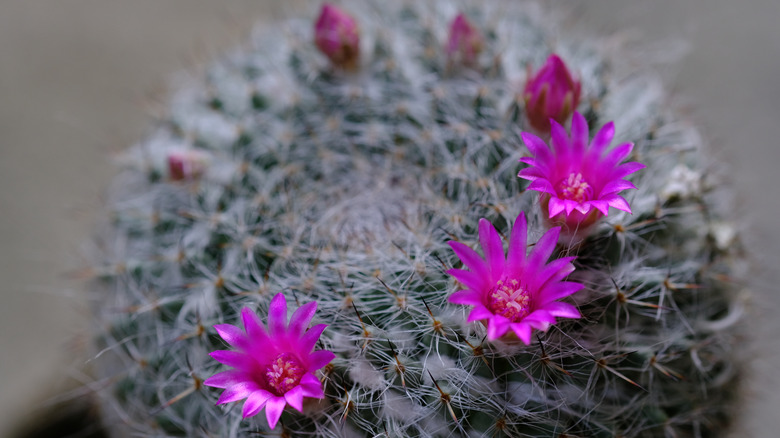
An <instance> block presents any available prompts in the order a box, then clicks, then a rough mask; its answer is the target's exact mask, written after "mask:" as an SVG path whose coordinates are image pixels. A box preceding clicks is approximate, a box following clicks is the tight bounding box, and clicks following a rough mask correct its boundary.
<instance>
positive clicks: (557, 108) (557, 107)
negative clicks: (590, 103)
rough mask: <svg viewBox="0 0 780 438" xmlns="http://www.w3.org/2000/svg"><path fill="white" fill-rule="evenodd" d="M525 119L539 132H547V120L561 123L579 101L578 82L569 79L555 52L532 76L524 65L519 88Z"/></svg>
mask: <svg viewBox="0 0 780 438" xmlns="http://www.w3.org/2000/svg"><path fill="white" fill-rule="evenodd" d="M523 100H525V111H526V116H527V117H528V121H529V122H530V123H531V126H533V127H534V129H536V130H538V131H540V132H549V131H550V119H554V120H555V121H556V122H558V123H560V124H562V125H563V124H565V123H566V120H568V118H569V116H571V114H572V112H574V110H575V109H577V104H578V103H579V102H580V82H579V81H576V80H574V78H572V75H571V73H569V69H567V68H566V64H564V63H563V60H562V59H561V58H560V57H558V55H555V54H553V55H550V57H549V58H547V62H545V63H544V65H543V66H542V68H541V69H539V71H538V72H536V74H535V75H532V74H531V69H530V66H529V68H528V79H527V80H526V82H525V89H524V90H523Z"/></svg>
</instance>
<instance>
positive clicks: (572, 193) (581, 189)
mask: <svg viewBox="0 0 780 438" xmlns="http://www.w3.org/2000/svg"><path fill="white" fill-rule="evenodd" d="M557 189H558V196H559V197H561V198H563V199H568V200H571V201H577V202H580V203H581V202H583V201H587V200H589V199H590V198H592V197H593V188H592V187H591V186H590V184H588V182H587V181H585V178H583V177H582V174H581V173H579V172H577V173H570V174H569V176H568V177H567V178H564V179H562V180H561V181H560V182H559V183H558V187H557Z"/></svg>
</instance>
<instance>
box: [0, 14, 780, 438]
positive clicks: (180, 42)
mask: <svg viewBox="0 0 780 438" xmlns="http://www.w3.org/2000/svg"><path fill="white" fill-rule="evenodd" d="M292 3H294V4H295V6H296V7H297V10H306V9H308V8H311V9H316V7H317V5H316V4H315V3H311V4H305V3H304V2H301V1H295V2H292ZM302 4H303V5H304V7H301V5H302ZM570 4H571V5H573V6H574V7H575V8H576V9H577V10H578V13H577V16H579V17H580V21H581V22H582V23H584V25H585V26H586V27H588V28H590V29H591V31H592V33H597V34H605V33H608V32H611V31H616V30H627V29H636V30H638V31H639V32H640V33H641V34H643V35H645V36H646V37H647V38H648V39H649V40H653V39H655V40H660V39H664V38H668V37H670V36H672V37H681V38H685V39H687V40H688V41H689V42H690V44H691V46H692V50H691V52H690V53H689V55H688V56H687V57H685V58H683V59H682V61H681V62H680V64H679V66H678V67H679V68H678V69H676V75H674V76H671V77H670V80H671V82H670V84H669V86H670V88H671V89H673V90H675V92H676V93H679V94H681V95H682V96H685V97H687V98H689V100H690V101H691V102H692V106H691V107H692V108H693V112H692V114H690V116H691V117H692V118H693V119H694V120H696V121H697V122H698V123H699V124H700V126H702V128H703V132H704V133H705V135H706V136H707V138H708V140H709V142H710V143H711V144H712V145H713V147H714V148H715V149H716V150H717V151H718V153H719V156H720V157H722V159H724V160H727V161H729V162H730V164H731V166H732V169H733V180H734V183H735V184H736V186H737V189H738V190H739V192H740V193H741V194H742V195H743V196H741V197H740V204H739V206H738V208H739V211H740V212H744V214H745V215H746V217H747V218H749V219H750V220H752V223H753V224H754V226H753V227H752V229H751V233H752V234H753V236H754V237H753V239H751V240H752V241H754V242H760V243H758V244H757V245H756V247H755V251H756V254H757V257H756V259H757V260H758V261H759V262H760V263H761V264H762V265H763V267H764V271H763V272H760V273H759V276H758V280H757V282H756V285H757V287H755V288H754V289H755V291H754V295H755V300H754V301H755V306H754V307H755V309H754V318H753V319H754V320H755V321H756V322H755V323H754V324H753V331H752V335H753V336H754V337H755V338H756V339H757V340H758V341H757V342H756V343H755V344H754V346H753V347H751V349H750V353H749V354H747V355H746V357H745V360H746V361H747V360H751V361H753V364H754V365H753V366H754V371H753V373H752V379H751V380H752V382H753V383H752V386H751V393H750V395H751V396H750V398H749V403H747V405H746V406H745V412H744V415H743V426H742V427H741V428H740V430H741V432H740V433H738V434H735V436H740V437H774V436H778V433H779V432H778V431H780V415H778V414H780V375H778V374H777V373H776V370H777V369H780V318H777V317H775V316H774V315H775V313H776V312H778V311H780V291H777V290H776V289H777V288H776V287H775V285H774V281H776V278H777V276H776V275H774V273H773V272H772V270H773V267H774V266H778V265H779V264H780V255H779V254H780V233H778V232H776V227H777V226H778V224H780V221H778V219H777V218H778V214H779V213H780V189H778V188H777V187H775V185H774V183H775V182H777V178H775V173H776V171H775V167H776V166H778V165H780V142H778V140H777V136H776V134H775V132H776V131H777V130H778V128H780V25H778V23H780V2H778V1H777V0H750V1H736V0H655V1H652V2H650V1H645V2H642V1H641V0H630V1H629V0H577V1H573V2H570ZM295 10H296V8H295V7H293V6H289V5H283V2H271V1H263V0H240V1H239V0H233V1H231V2H222V1H213V0H211V1H209V0H166V1H158V0H133V1H120V0H102V1H95V0H92V1H90V0H49V1H46V0H0V188H2V190H0V248H2V251H1V252H0V435H4V434H5V432H6V431H7V430H8V428H9V427H10V425H11V424H12V423H13V422H14V421H15V420H17V419H18V418H20V417H21V416H23V415H24V414H25V413H27V412H30V410H31V406H32V403H33V402H35V401H41V400H46V397H47V396H49V395H51V392H52V390H53V389H54V388H56V387H57V385H58V384H59V382H60V381H61V380H62V378H63V376H64V374H65V373H66V372H68V371H70V370H72V369H74V367H73V360H74V359H73V355H72V351H73V349H75V348H77V346H78V339H79V338H78V337H77V336H75V335H77V334H78V333H79V331H80V329H81V328H82V327H83V325H84V324H83V321H84V320H85V319H86V318H88V315H87V313H86V311H85V308H84V305H83V304H82V302H81V301H80V300H79V297H80V290H81V289H82V288H83V287H82V286H81V284H80V283H79V281H78V280H74V279H72V278H71V277H72V276H73V275H71V274H73V273H74V272H76V271H77V270H78V268H80V267H83V262H82V261H81V259H80V257H79V252H80V250H81V249H82V248H83V244H84V242H86V241H87V240H88V236H89V233H90V226H91V224H92V223H94V217H95V214H96V213H97V212H98V211H99V206H100V198H101V193H102V192H103V191H104V190H105V187H106V185H107V183H108V181H109V180H110V178H111V175H112V173H113V169H112V167H111V165H110V164H109V159H110V156H111V154H112V153H113V152H115V151H118V150H120V149H122V148H123V147H125V146H127V145H129V144H131V143H132V142H134V141H136V140H137V139H139V138H140V137H142V136H143V134H144V132H145V129H146V127H147V123H148V121H149V118H148V116H147V114H148V104H149V103H150V102H153V101H160V99H161V97H160V96H162V94H161V92H162V91H164V90H165V89H166V85H167V83H168V79H170V77H171V75H172V74H173V73H175V72H177V71H180V70H182V69H187V68H191V67H192V66H194V65H197V64H199V63H202V62H204V61H207V60H208V59H209V58H211V57H213V56H214V55H216V54H217V53H219V51H220V50H221V49H224V48H227V47H230V46H231V45H234V44H237V43H240V42H241V40H242V38H243V36H245V35H246V33H247V32H248V31H249V29H250V27H251V25H252V24H253V23H254V22H255V21H258V20H265V21H271V20H273V19H275V18H276V17H279V16H283V15H290V14H291V13H292V12H294V11H295ZM163 101H164V99H163ZM74 339H75V341H74Z"/></svg>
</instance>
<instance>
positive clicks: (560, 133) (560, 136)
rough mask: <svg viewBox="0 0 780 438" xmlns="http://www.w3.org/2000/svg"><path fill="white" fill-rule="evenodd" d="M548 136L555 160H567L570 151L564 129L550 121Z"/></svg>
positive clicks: (569, 144) (569, 143)
mask: <svg viewBox="0 0 780 438" xmlns="http://www.w3.org/2000/svg"><path fill="white" fill-rule="evenodd" d="M550 136H551V138H550V140H551V141H550V143H551V144H552V147H553V151H555V158H556V159H561V158H564V159H568V156H569V155H570V151H571V142H570V141H569V136H568V135H566V129H564V128H563V126H561V124H560V123H558V122H556V121H555V120H552V119H551V120H550Z"/></svg>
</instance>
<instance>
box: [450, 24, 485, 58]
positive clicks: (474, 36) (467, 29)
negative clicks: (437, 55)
mask: <svg viewBox="0 0 780 438" xmlns="http://www.w3.org/2000/svg"><path fill="white" fill-rule="evenodd" d="M482 44H483V41H482V34H480V32H479V30H477V28H476V27H474V26H473V25H472V24H471V23H470V22H469V20H468V18H466V16H465V15H464V14H463V13H460V14H458V15H457V16H456V17H455V19H454V20H452V24H450V36H449V38H448V39H447V47H446V52H447V57H448V58H449V59H450V60H451V61H453V62H461V63H463V64H465V65H474V64H476V62H477V57H478V56H479V53H480V52H481V51H482Z"/></svg>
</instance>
